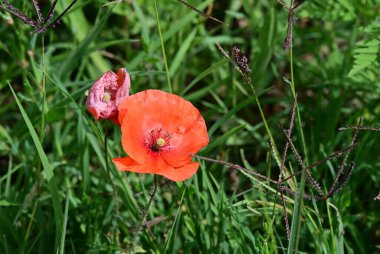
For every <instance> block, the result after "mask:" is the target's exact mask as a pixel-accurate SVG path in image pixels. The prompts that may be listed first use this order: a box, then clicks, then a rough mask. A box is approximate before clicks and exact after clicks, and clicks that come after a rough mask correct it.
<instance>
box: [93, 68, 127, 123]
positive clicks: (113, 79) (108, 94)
mask: <svg viewBox="0 0 380 254" xmlns="http://www.w3.org/2000/svg"><path fill="white" fill-rule="evenodd" d="M130 87H131V81H130V77H129V74H128V72H127V71H126V70H125V69H124V68H121V69H119V70H118V71H117V73H116V74H115V73H114V72H112V71H107V72H106V73H104V74H103V76H101V77H100V78H99V79H98V80H97V81H96V82H95V83H94V84H93V85H92V87H91V89H90V91H89V93H88V97H87V102H86V104H87V110H88V111H89V112H90V113H91V114H92V115H93V116H94V117H95V122H97V121H98V119H99V118H101V119H110V120H111V121H112V122H114V123H115V124H120V123H119V120H118V109H117V107H118V106H119V105H120V103H121V102H122V101H123V99H124V98H126V97H128V95H129V89H130Z"/></svg>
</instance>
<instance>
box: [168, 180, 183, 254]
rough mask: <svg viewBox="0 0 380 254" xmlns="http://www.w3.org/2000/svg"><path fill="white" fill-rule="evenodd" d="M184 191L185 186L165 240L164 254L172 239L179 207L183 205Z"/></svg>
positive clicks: (179, 210)
mask: <svg viewBox="0 0 380 254" xmlns="http://www.w3.org/2000/svg"><path fill="white" fill-rule="evenodd" d="M186 190H187V186H186V185H185V189H184V190H183V193H182V197H181V201H180V203H179V206H178V209H177V213H176V215H175V218H174V221H173V225H172V227H171V229H170V232H169V235H168V238H167V240H166V242H165V249H164V254H165V253H166V252H167V250H168V247H169V244H170V240H171V239H172V235H173V231H174V228H175V225H176V223H177V219H178V216H179V214H180V212H181V206H182V203H183V198H184V197H185V193H186Z"/></svg>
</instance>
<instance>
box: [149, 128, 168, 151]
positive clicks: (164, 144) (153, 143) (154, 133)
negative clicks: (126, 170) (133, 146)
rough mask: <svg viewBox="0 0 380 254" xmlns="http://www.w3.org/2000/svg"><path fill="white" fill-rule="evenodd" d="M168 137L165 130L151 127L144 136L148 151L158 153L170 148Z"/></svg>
mask: <svg viewBox="0 0 380 254" xmlns="http://www.w3.org/2000/svg"><path fill="white" fill-rule="evenodd" d="M170 138H171V134H170V133H169V132H165V131H163V130H162V129H161V128H158V129H153V130H151V131H150V132H148V134H147V135H146V137H145V146H146V147H147V148H148V149H149V152H151V153H154V154H159V153H160V152H164V151H168V150H169V149H170Z"/></svg>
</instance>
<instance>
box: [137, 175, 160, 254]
mask: <svg viewBox="0 0 380 254" xmlns="http://www.w3.org/2000/svg"><path fill="white" fill-rule="evenodd" d="M153 182H154V183H153V184H154V186H153V191H152V193H151V194H150V196H149V200H148V204H147V205H146V206H145V208H144V211H143V214H142V216H141V221H140V224H139V226H138V228H137V229H136V231H135V232H134V235H133V237H132V253H134V250H135V245H136V241H137V236H138V233H139V232H140V230H141V229H142V228H143V227H144V225H146V222H145V220H146V217H147V215H148V212H149V208H150V206H151V204H152V203H153V200H154V197H155V195H156V192H157V187H158V176H157V175H154V178H153Z"/></svg>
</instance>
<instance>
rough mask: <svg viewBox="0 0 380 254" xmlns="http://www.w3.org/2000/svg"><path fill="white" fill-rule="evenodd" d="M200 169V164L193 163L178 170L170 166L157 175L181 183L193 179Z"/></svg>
mask: <svg viewBox="0 0 380 254" xmlns="http://www.w3.org/2000/svg"><path fill="white" fill-rule="evenodd" d="M198 167H199V163H198V162H191V163H187V164H185V165H183V166H182V167H178V168H173V167H170V166H168V167H167V168H165V169H160V170H159V171H158V172H157V173H156V174H158V175H162V176H164V177H166V178H168V179H169V180H172V181H175V182H180V181H185V180H187V179H189V178H190V177H192V176H193V175H194V174H195V173H196V172H197V170H198Z"/></svg>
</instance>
